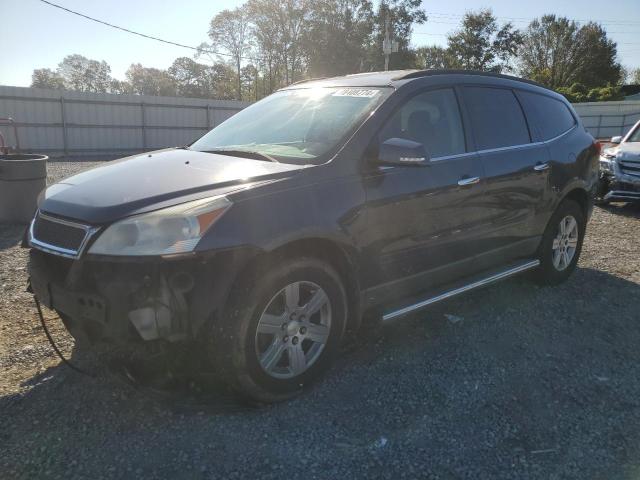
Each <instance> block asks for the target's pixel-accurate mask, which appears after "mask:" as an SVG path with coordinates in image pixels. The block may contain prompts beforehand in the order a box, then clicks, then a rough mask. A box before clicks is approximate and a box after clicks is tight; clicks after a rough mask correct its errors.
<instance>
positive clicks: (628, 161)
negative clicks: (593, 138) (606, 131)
mask: <svg viewBox="0 0 640 480" xmlns="http://www.w3.org/2000/svg"><path fill="white" fill-rule="evenodd" d="M611 143H613V144H614V146H612V147H610V148H606V149H604V150H603V151H602V154H601V155H600V185H599V188H598V194H597V197H598V198H597V200H598V202H600V203H608V202H616V201H617V202H638V201H640V121H638V122H637V123H636V124H635V125H634V126H633V128H632V129H631V130H629V133H627V134H626V135H625V137H624V138H623V137H621V136H620V137H613V138H612V139H611Z"/></svg>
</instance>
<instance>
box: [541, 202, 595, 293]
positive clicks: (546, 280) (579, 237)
mask: <svg viewBox="0 0 640 480" xmlns="http://www.w3.org/2000/svg"><path fill="white" fill-rule="evenodd" d="M585 227H586V224H585V215H584V212H583V211H582V208H580V205H578V204H577V203H576V202H574V201H573V200H565V201H563V202H562V203H561V204H560V206H559V207H558V209H557V210H556V211H555V213H554V214H553V216H552V217H551V220H549V223H548V225H547V228H546V230H545V232H544V235H543V237H542V242H541V244H540V248H539V259H540V267H539V269H538V271H537V280H538V281H539V283H542V284H547V285H557V284H559V283H562V282H564V281H565V280H566V279H567V278H569V276H570V275H571V273H573V271H574V270H575V268H576V265H577V263H578V259H579V258H580V252H581V250H582V242H583V239H584V233H585Z"/></svg>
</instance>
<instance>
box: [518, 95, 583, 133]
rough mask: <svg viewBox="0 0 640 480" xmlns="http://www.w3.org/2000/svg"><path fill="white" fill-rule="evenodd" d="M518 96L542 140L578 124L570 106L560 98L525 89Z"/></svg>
mask: <svg viewBox="0 0 640 480" xmlns="http://www.w3.org/2000/svg"><path fill="white" fill-rule="evenodd" d="M518 96H519V97H520V99H521V100H522V104H523V106H524V109H525V111H526V112H527V116H528V117H529V119H530V120H531V122H532V124H533V126H534V128H535V129H536V130H537V131H538V134H539V136H540V137H541V138H542V140H549V139H550V138H554V137H557V136H558V135H562V134H563V133H564V132H566V131H567V130H570V129H571V128H573V126H574V125H575V124H576V120H575V118H573V115H572V114H571V112H570V111H569V107H567V106H566V105H565V104H564V103H563V102H561V101H560V100H556V99H555V98H551V97H547V96H546V95H539V94H537V93H531V92H524V91H519V92H518Z"/></svg>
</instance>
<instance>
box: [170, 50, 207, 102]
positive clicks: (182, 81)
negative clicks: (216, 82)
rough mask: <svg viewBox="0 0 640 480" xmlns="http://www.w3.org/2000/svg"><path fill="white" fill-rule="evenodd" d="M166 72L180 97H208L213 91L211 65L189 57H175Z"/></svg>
mask: <svg viewBox="0 0 640 480" xmlns="http://www.w3.org/2000/svg"><path fill="white" fill-rule="evenodd" d="M167 73H168V74H169V75H170V76H171V78H172V80H173V83H174V84H175V87H176V91H177V94H178V95H180V96H182V97H195V98H209V97H211V96H212V93H213V76H212V72H211V67H209V66H207V65H203V64H202V63H197V62H196V61H194V60H193V59H191V58H189V57H179V58H176V59H175V60H174V61H173V63H172V64H171V66H170V67H169V69H168V70H167Z"/></svg>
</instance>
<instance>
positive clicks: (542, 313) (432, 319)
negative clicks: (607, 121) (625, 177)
mask: <svg viewBox="0 0 640 480" xmlns="http://www.w3.org/2000/svg"><path fill="white" fill-rule="evenodd" d="M52 165H53V167H51V166H50V172H51V180H54V179H59V178H62V177H64V176H66V175H68V174H70V173H73V172H74V171H78V170H81V169H83V168H86V167H88V166H91V165H92V164H86V163H85V164H77V163H65V162H58V163H57V164H52ZM23 229H24V226H19V225H0V478H3V479H4V478H8V479H13V478H65V479H66V478H131V477H133V478H167V477H171V478H252V477H260V478H283V477H285V476H286V477H290V478H433V479H435V478H442V479H458V478H470V479H471V478H473V479H477V478H505V479H513V478H544V479H553V478H558V479H559V478H580V479H618V478H621V479H622V478H629V479H631V478H638V477H639V476H640V349H639V348H638V345H640V207H638V206H635V207H634V206H624V205H613V206H609V207H606V208H596V209H595V212H594V215H593V218H592V220H591V222H590V224H589V226H588V231H587V237H586V240H585V244H584V249H583V252H582V258H581V260H580V263H579V268H578V269H577V270H576V272H575V274H574V275H573V276H572V278H571V279H570V280H569V281H568V282H567V283H565V284H563V285H561V286H559V287H556V288H540V287H537V286H535V285H534V284H533V283H531V282H530V281H529V280H528V279H527V278H526V277H519V278H514V279H511V280H508V281H505V282H503V283H500V284H497V285H495V286H492V287H490V288H486V289H483V290H480V291H475V292H472V293H470V294H468V295H466V296H464V297H459V298H457V299H454V300H451V301H448V302H445V303H441V304H439V305H437V306H435V307H434V308H431V309H429V310H427V311H425V312H422V313H421V314H420V315H416V316H414V317H411V318H408V319H406V320H403V321H400V322H397V323H395V324H393V325H392V326H389V327H384V328H379V327H378V328H371V327H367V328H365V330H364V331H363V333H362V335H361V337H360V338H359V339H358V340H357V341H356V342H353V343H350V344H349V345H347V346H345V348H344V352H343V355H342V356H341V358H340V359H339V361H338V362H337V364H336V366H335V367H334V368H333V369H332V370H331V371H330V372H329V374H328V375H327V376H326V377H325V378H324V380H322V381H321V382H320V383H319V384H317V385H315V386H314V387H312V388H310V389H309V390H308V391H306V392H305V393H304V394H302V395H301V396H300V397H298V398H296V399H294V400H291V401H289V402H286V403H283V404H279V405H275V406H271V407H262V408H249V407H247V406H244V405H242V404H240V403H238V402H237V401H235V400H234V399H233V397H232V396H230V395H229V393H228V392H226V391H225V390H224V388H223V387H221V386H219V385H216V384H215V383H209V382H207V381H206V380H198V381H196V380H193V379H188V380H187V381H185V380H184V379H181V378H174V379H173V380H174V381H173V382H172V383H170V387H171V388H164V389H158V388H157V385H156V384H149V383H148V384H144V385H139V384H136V383H133V382H131V381H128V380H127V377H126V375H125V374H124V373H123V372H122V371H121V370H119V369H118V368H116V367H114V366H113V364H111V363H109V362H108V361H105V358H107V357H104V356H99V355H94V354H92V353H91V352H86V351H83V350H82V349H78V348H74V344H73V341H72V339H71V338H70V337H69V336H68V335H67V334H66V332H65V331H64V328H63V327H62V325H61V323H60V322H59V320H58V319H57V317H56V316H55V314H54V313H53V312H50V311H46V310H45V316H46V319H47V322H48V324H49V325H50V328H51V332H52V335H53V336H54V337H55V338H56V340H57V342H58V343H59V345H60V346H61V349H62V350H63V352H64V353H65V355H67V356H68V357H70V358H71V359H72V361H73V362H75V363H76V364H77V365H79V366H81V367H82V368H84V369H86V370H89V371H90V372H92V373H94V374H95V377H94V378H90V377H87V376H83V375H80V374H78V373H76V372H74V371H72V370H70V369H69V368H68V367H66V366H64V365H62V364H61V363H60V360H59V359H58V358H57V357H56V356H55V354H54V353H53V352H52V350H51V347H50V346H49V344H48V342H47V340H46V338H45V336H44V334H43V331H42V328H41V326H40V323H39V320H38V319H37V316H36V310H35V308H34V304H33V300H32V298H31V296H30V295H29V294H28V293H26V292H25V284H26V280H27V275H26V258H27V253H26V251H25V250H23V249H21V248H19V240H20V238H21V235H22V232H23ZM198 382H200V383H198ZM165 386H166V385H165Z"/></svg>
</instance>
